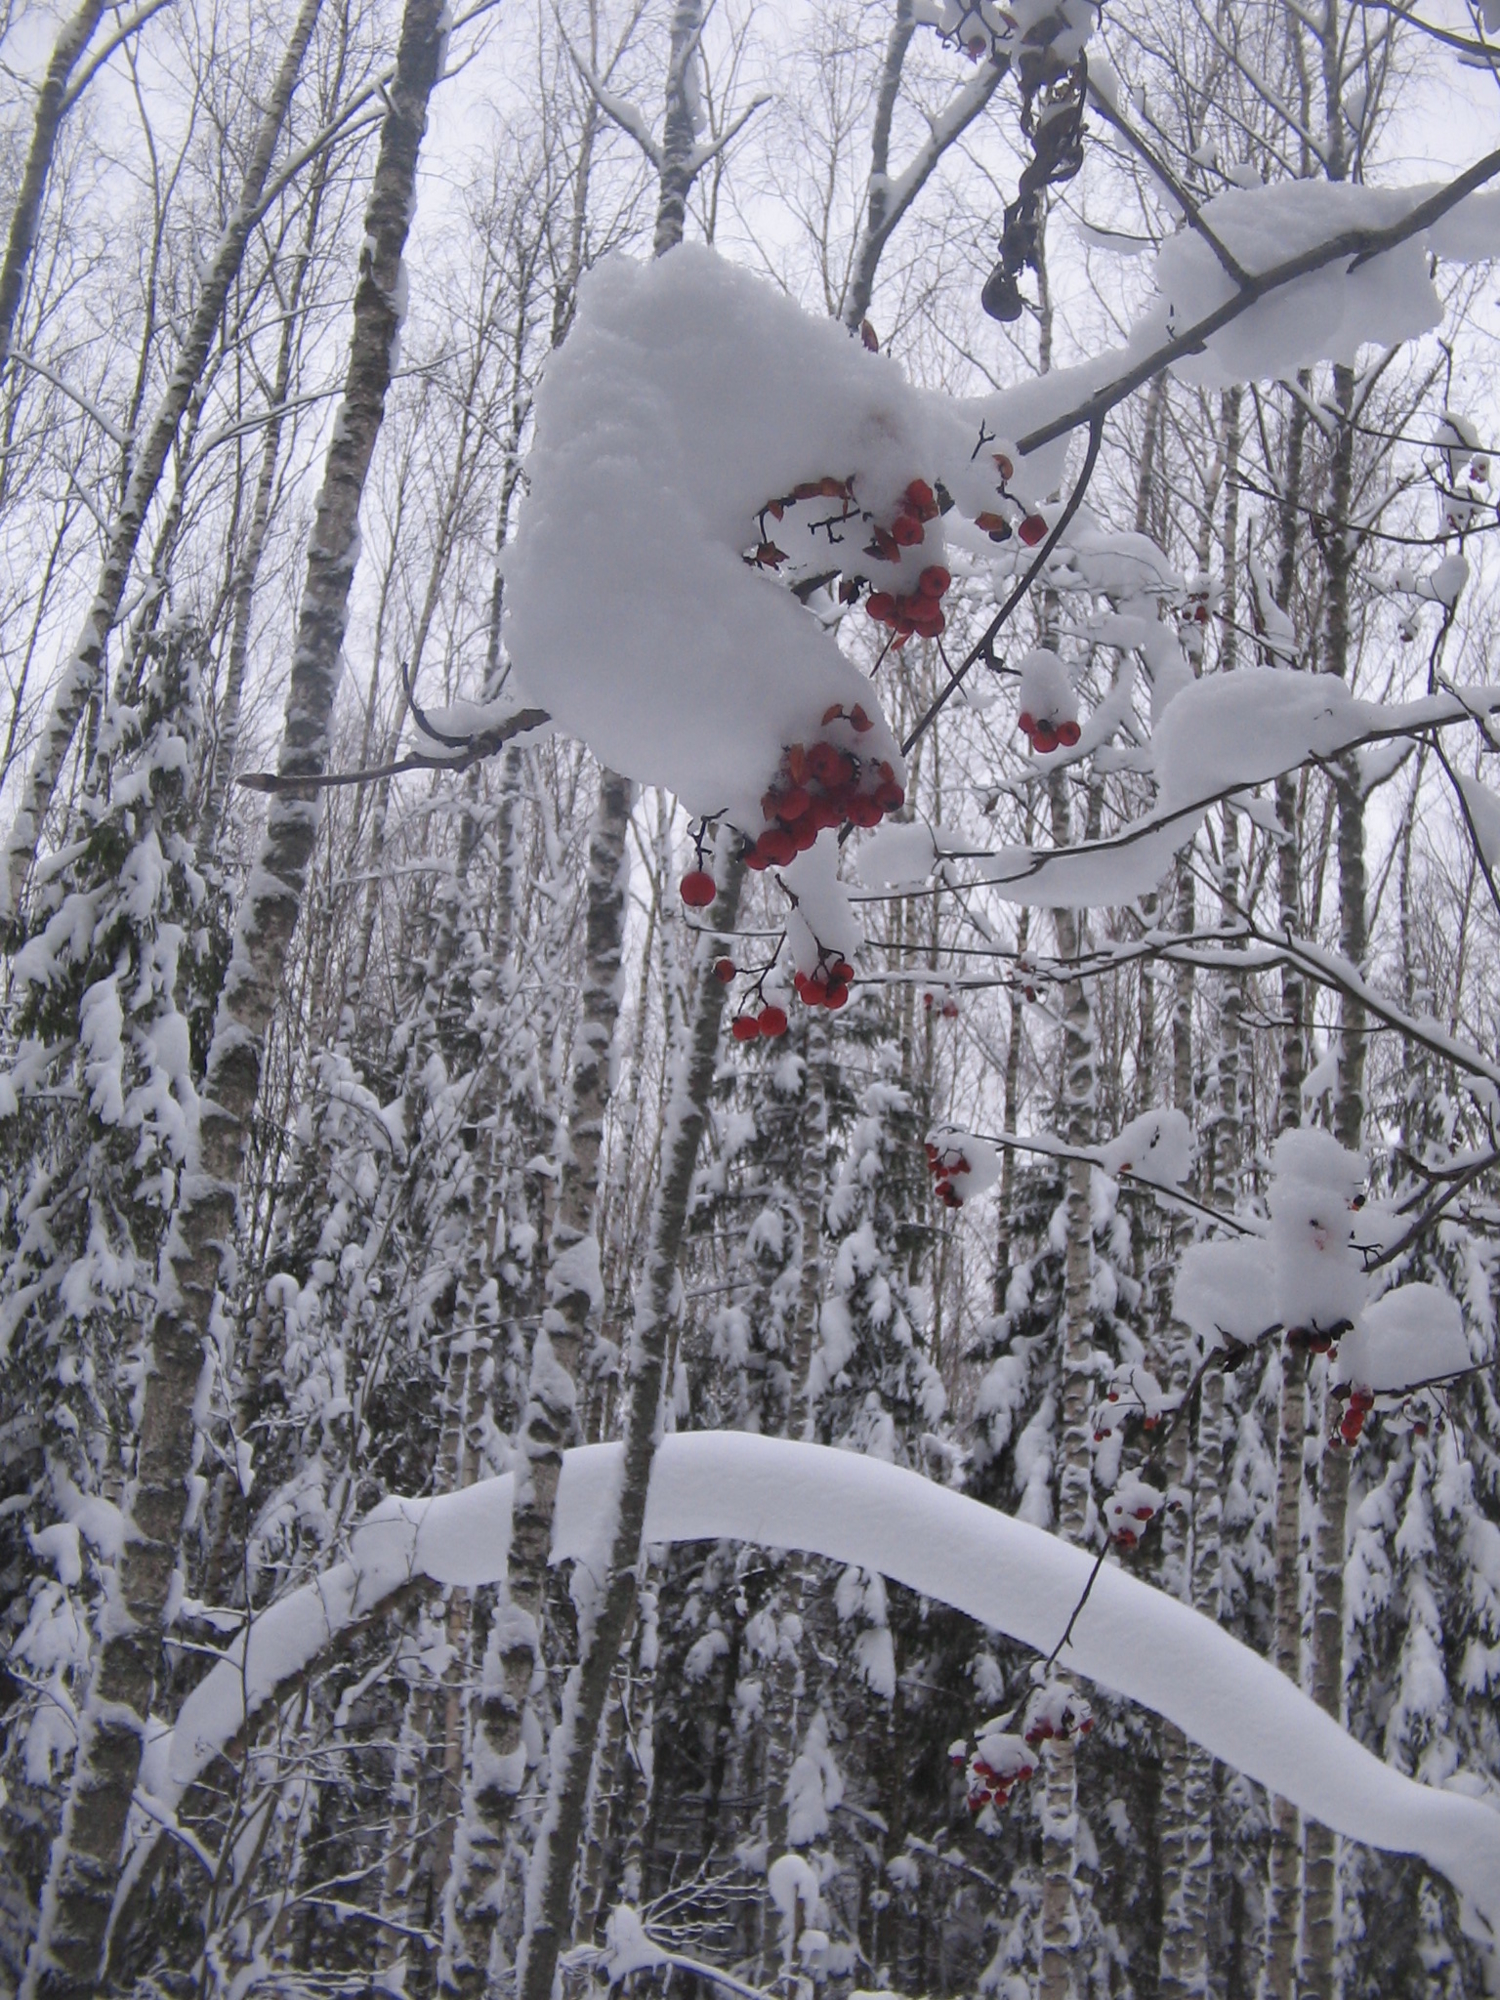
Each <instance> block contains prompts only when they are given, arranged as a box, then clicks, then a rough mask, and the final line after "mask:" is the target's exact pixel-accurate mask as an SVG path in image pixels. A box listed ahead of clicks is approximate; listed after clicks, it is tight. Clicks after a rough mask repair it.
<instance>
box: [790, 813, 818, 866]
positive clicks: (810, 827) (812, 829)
mask: <svg viewBox="0 0 1500 2000" xmlns="http://www.w3.org/2000/svg"><path fill="white" fill-rule="evenodd" d="M787 832H788V833H789V834H790V835H791V836H792V838H793V840H795V841H796V843H797V852H798V853H799V854H806V852H807V850H808V849H809V848H810V847H812V846H814V845H815V844H816V842H817V838H818V832H819V827H818V821H817V815H816V814H815V813H814V812H813V809H812V807H811V806H809V807H808V809H807V811H806V812H805V813H804V814H803V816H802V818H801V819H799V820H796V821H794V822H793V824H792V825H791V826H789V827H788V828H787Z"/></svg>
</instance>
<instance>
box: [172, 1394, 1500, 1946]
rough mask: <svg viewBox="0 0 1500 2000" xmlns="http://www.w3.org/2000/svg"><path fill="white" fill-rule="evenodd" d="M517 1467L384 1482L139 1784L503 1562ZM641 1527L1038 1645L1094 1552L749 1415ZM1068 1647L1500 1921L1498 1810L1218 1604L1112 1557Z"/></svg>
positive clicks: (571, 1479)
mask: <svg viewBox="0 0 1500 2000" xmlns="http://www.w3.org/2000/svg"><path fill="white" fill-rule="evenodd" d="M621 1463H622V1459H621V1447H620V1446H619V1445H590V1446H587V1447H584V1448H581V1449H578V1450H574V1451H570V1452H569V1453H568V1454H567V1455H566V1457H565V1459H564V1462H563V1474H562V1481H561V1485H560V1487H559V1490H558V1505H557V1517H556V1524H555V1529H554V1534H553V1548H552V1556H553V1561H554V1562H559V1561H564V1560H568V1559H572V1560H575V1561H576V1560H582V1561H586V1562H589V1563H590V1564H593V1565H598V1564H600V1563H601V1562H602V1561H603V1560H604V1550H605V1548H606V1547H607V1543H608V1538H609V1535H610V1532H611V1523H612V1521H613V1517H614V1512H615V1505H616V1499H617V1495H618V1490H619V1479H620V1468H621ZM510 1501H511V1476H510V1475H509V1474H508V1473H507V1474H505V1475H504V1476H503V1477H501V1478H498V1479H490V1480H483V1481H480V1482H479V1483H477V1484H476V1485H474V1486H471V1487H469V1488H468V1489H466V1491H464V1492H463V1493H459V1494H453V1495H449V1496H445V1497H443V1498H440V1499H434V1500H426V1501H423V1500H388V1501H386V1502H385V1503H384V1504H383V1505H382V1506H381V1507H380V1508H378V1509H377V1510H376V1513H375V1515H373V1516H372V1517H371V1518H370V1520H369V1521H368V1522H367V1523H365V1525H364V1526H363V1527H362V1528H360V1529H357V1530H356V1531H355V1534H354V1536H353V1537H352V1539H351V1559H350V1561H349V1562H347V1563H344V1564H342V1565H340V1566H339V1568H338V1569H337V1570H335V1571H332V1572H330V1573H329V1574H328V1575H325V1576H324V1577H322V1578H320V1579H319V1580H318V1581H317V1582H316V1583H312V1584H308V1585H306V1586H305V1587H304V1588H303V1589H301V1590H298V1591H294V1592H293V1593H292V1594H291V1595H290V1596H289V1597H287V1598H285V1599H283V1600H282V1602H281V1603H280V1604H278V1605H276V1606H274V1607H273V1608H272V1609H271V1610H269V1611H267V1612H265V1613H263V1614H261V1616H260V1617H259V1618H258V1620H257V1621H256V1625H255V1627H254V1629H253V1631H252V1634H251V1643H250V1645H249V1648H248V1651H247V1648H246V1646H245V1644H244V1640H243V1638H241V1639H240V1640H238V1641H236V1643H235V1644H234V1645H233V1646H232V1647H231V1648H230V1649H229V1651H228V1653H227V1654H226V1656H225V1658H224V1659H223V1660H222V1661H221V1662H220V1663H219V1665H217V1666H216V1667H214V1668H213V1669H212V1670H211V1672H210V1673H209V1674H208V1675H207V1676H206V1678H205V1679H204V1680H203V1681H201V1682H200V1683H199V1685H198V1686H197V1687H196V1688H195V1689H194V1690H193V1692H192V1694H190V1695H189V1697H188V1699H187V1701H186V1702H185V1703H184V1705H183V1709H182V1713H181V1716H180V1718H179V1721H178V1726H177V1731H176V1737H175V1741H174V1738H173V1736H172V1734H171V1733H170V1732H169V1733H165V1734H164V1735H163V1736H161V1737H158V1738H157V1739H156V1741H155V1742H154V1743H152V1744H150V1745H148V1748H147V1755H146V1760H145V1763H144V1765H143V1769H142V1780H143V1785H144V1787H145V1789H146V1790H147V1791H148V1792H150V1793H151V1794H152V1795H153V1796H154V1797H155V1798H156V1799H158V1800H159V1801H160V1802H161V1803H162V1805H163V1806H164V1807H170V1805H171V1804H172V1803H175V1800H176V1799H177V1798H180V1797H181V1795H182V1792H183V1790H184V1789H185V1787H186V1785H187V1784H188V1783H190V1782H191V1780H192V1778H193V1777H194V1776H196V1774H197V1773H198V1772H199V1771H201V1770H203V1769H204V1768H205V1767H206V1765H207V1764H208V1763H209V1761H210V1760H211V1759H212V1757H213V1756H214V1754H215V1753H216V1751H218V1750H219V1749H222V1748H223V1747H224V1746H225V1745H226V1744H227V1743H228V1742H229V1741H230V1739H231V1738H232V1737H233V1735H234V1734H235V1732H236V1731H237V1730H238V1729H239V1728H240V1726H241V1724H242V1722H243V1720H244V1717H245V1714H246V1711H247V1706H248V1708H249V1710H251V1711H253V1710H254V1709H255V1708H257V1707H258V1706H260V1705H261V1704H262V1703H263V1702H265V1701H266V1700H267V1699H269V1698H270V1697H271V1696H272V1695H273V1694H274V1693H275V1692H276V1689H277V1687H278V1685H281V1684H284V1682H285V1680H286V1678H287V1677H288V1676H290V1675H292V1674H295V1673H297V1672H299V1671H302V1670H304V1669H305V1668H307V1667H308V1666H310V1665H311V1664H312V1662H313V1661H314V1660H315V1659H316V1657H317V1656H318V1654H319V1653H320V1652H321V1651H322V1649H323V1648H324V1647H325V1646H326V1645H327V1644H328V1642H329V1640H330V1639H331V1638H332V1637H333V1636H335V1635H336V1633H337V1632H338V1631H340V1630H342V1629H344V1627H345V1626H346V1625H347V1624H348V1623H350V1622H351V1621H352V1620H353V1619H354V1618H357V1617H359V1616H361V1615H364V1614H366V1613H368V1611H370V1610H372V1609H373V1608H374V1607H375V1605H376V1604H377V1603H378V1602H379V1601H380V1600H381V1598H382V1597H383V1596H385V1595H388V1594H389V1592H390V1591H391V1590H393V1589H395V1588H397V1587H398V1586H399V1585H400V1584H401V1583H402V1582H404V1581H406V1580H407V1579H408V1578H411V1577H415V1576H422V1575H428V1576H431V1577H432V1578H433V1580H434V1581H437V1582H440V1583H454V1584H462V1585H465V1586H469V1587H472V1586H474V1585H476V1584H478V1583H480V1582H484V1581H498V1580H500V1579H501V1578H503V1576H504V1574H505V1567H506V1559H507V1555H508V1552H509V1543H510ZM645 1536H646V1540H647V1541H648V1542H688V1541H714V1540H719V1539H729V1540H736V1541H745V1542H753V1543H756V1544H759V1545H760V1546H762V1547H770V1548H788V1549H791V1548H795V1549H804V1550H807V1551H809V1552H811V1553H814V1554H818V1555H822V1556H826V1557H828V1558H830V1559H831V1560H832V1561H835V1562H839V1563H845V1564H856V1565H858V1566H859V1567H860V1568H862V1569H866V1570H869V1571H871V1572H873V1573H875V1574H878V1575H881V1576H885V1577H891V1578H894V1579H895V1580H896V1581H897V1582H900V1583H903V1584H906V1585H907V1586H908V1587H909V1588H911V1589H913V1590H918V1591H920V1592H922V1594H923V1595H924V1596H927V1597H931V1598H935V1599H937V1600H938V1601H939V1602H941V1603H944V1604H950V1605H952V1606H954V1607H955V1608H956V1609H958V1610H960V1611H964V1612H967V1613H968V1615H969V1616H970V1617H972V1618H975V1619H977V1620H979V1621H980V1622H981V1623H982V1624H984V1625H987V1626H989V1627H991V1628H992V1629H994V1630H996V1631H1000V1632H1004V1633H1006V1634H1008V1635H1009V1636H1010V1637H1012V1638H1015V1639H1018V1640H1020V1641H1021V1642H1022V1643H1023V1644H1024V1645H1028V1646H1032V1647H1035V1648H1036V1649H1037V1650H1038V1651H1041V1652H1050V1651H1051V1649H1052V1647H1053V1646H1054V1645H1055V1644H1056V1643H1057V1640H1058V1638H1059V1637H1060V1635H1061V1634H1062V1632H1063V1630H1064V1629H1065V1627H1066V1626H1067V1623H1068V1620H1069V1618H1070V1616H1071V1615H1072V1613H1073V1611H1074V1608H1075V1606H1076V1605H1077V1604H1078V1601H1079V1599H1080V1597H1081V1596H1082V1594H1083V1590H1084V1586H1085V1584H1086V1583H1087V1582H1088V1580H1089V1575H1090V1571H1091V1570H1092V1568H1093V1561H1094V1559H1093V1556H1092V1555H1091V1553H1090V1552H1089V1551H1088V1550H1087V1549H1083V1548H1075V1547H1073V1546H1072V1545H1071V1544H1069V1543H1066V1542H1063V1541H1061V1540H1059V1539H1058V1538H1057V1537H1056V1536H1054V1535H1050V1534H1048V1533H1046V1532H1045V1531H1044V1530H1043V1529H1040V1528H1035V1527H1032V1526H1030V1525H1029V1524H1028V1523H1026V1522H1023V1521H1018V1520H1014V1519H1012V1518H1011V1517H1010V1516H1009V1515H1005V1514H1000V1513H997V1512H996V1511H995V1510H994V1509H993V1508H991V1507H986V1506H983V1505H982V1504H981V1503H980V1502H978V1501H976V1500H972V1499H969V1498H968V1497H967V1496H965V1495H963V1494H959V1493H955V1492H952V1491H951V1490H950V1489H949V1488H947V1487H943V1486H939V1485H937V1484H936V1483H935V1482H934V1481H931V1480H928V1479H924V1478H922V1477H921V1476H920V1475H918V1474H916V1473H912V1472H906V1471H903V1470H901V1469H900V1468H899V1467H896V1466H893V1465H888V1464H886V1463H884V1462H882V1461H881V1460H878V1459H874V1458H869V1457H865V1456H863V1455H861V1454H859V1453H855V1452H848V1451H838V1450H833V1449H830V1448H829V1447H826V1446H822V1445H810V1444H801V1443H795V1442H792V1441H790V1440H786V1439H780V1438H765V1437H755V1436H752V1435H750V1434H749V1433H746V1432H742V1431H728V1432H724V1431H700V1432H687V1433H679V1434H677V1435H675V1436H671V1437H667V1438H664V1439H663V1440H662V1443H661V1445H660V1447H659V1448H658V1451H657V1454H656V1459H655V1464H654V1468H653V1473H652V1480H651V1491H650V1499H649V1503H648V1507H647V1512H646V1523H645ZM1066 1664H1067V1665H1068V1666H1069V1667H1070V1668H1072V1669H1074V1670H1075V1671H1077V1672H1078V1673H1080V1674H1083V1675H1085V1676H1086V1677H1087V1678H1089V1679H1090V1680H1094V1681H1097V1682H1098V1683H1099V1684H1100V1685H1101V1686H1103V1687H1107V1688H1111V1689H1113V1690H1114V1691H1115V1692H1116V1693H1117V1694H1121V1695H1125V1696H1127V1697H1128V1698H1129V1699H1131V1700H1133V1701H1138V1702H1140V1703H1141V1704H1142V1705H1143V1706H1144V1707H1146V1708H1149V1709H1152V1710H1154V1711H1155V1712H1156V1713H1157V1714H1158V1715H1163V1716H1166V1717H1167V1718H1168V1719H1169V1720H1171V1721H1173V1722H1175V1723H1176V1724H1177V1725H1178V1726H1179V1728H1181V1729H1182V1730H1184V1731H1185V1732H1186V1734H1187V1735H1189V1736H1190V1737H1191V1738H1192V1739H1193V1740H1194V1741H1195V1742H1197V1743H1200V1744H1202V1745H1203V1746H1204V1748H1205V1749H1207V1750H1209V1751H1211V1752H1212V1753H1213V1754H1214V1755H1215V1756H1216V1757H1219V1758H1221V1759H1222V1760H1223V1761H1224V1762H1225V1763H1227V1764H1231V1765H1233V1766H1234V1767H1235V1768H1236V1769H1238V1770H1240V1771H1243V1772H1244V1773H1245V1774H1246V1775H1247V1776H1249V1777H1252V1778H1254V1779H1256V1780H1257V1782H1258V1783H1260V1784H1263V1785H1265V1786H1266V1787H1267V1788H1268V1789H1270V1790H1272V1791H1275V1792H1278V1793H1279V1794H1280V1795H1281V1796H1282V1797H1283V1798H1287V1799H1290V1800H1291V1801H1292V1802H1293V1803H1294V1804H1296V1805H1298V1806H1300V1807H1301V1808H1302V1810H1303V1811H1304V1812H1306V1813H1309V1814H1310V1815H1312V1816H1313V1817H1314V1818H1316V1819H1319V1820H1321V1821H1322V1822H1323V1823H1324V1824H1325V1825H1327V1826H1331V1827H1333V1828H1334V1829H1335V1830H1336V1831H1338V1832H1340V1833H1343V1834H1346V1835H1348V1836H1349V1838H1351V1839H1353V1840H1360V1841H1364V1842H1366V1843H1367V1844H1368V1845H1370V1846H1372V1847H1383V1848H1387V1849H1390V1850H1391V1851H1393V1852H1397V1853H1416V1854H1421V1855H1423V1856H1424V1857H1425V1858H1426V1859H1427V1860H1428V1861H1429V1862H1431V1863H1432V1865H1433V1866H1434V1867H1435V1868H1438V1869H1440V1870H1441V1871H1442V1872H1443V1873H1444V1874H1445V1875H1446V1876H1447V1877H1448V1878H1449V1880H1450V1881H1451V1882H1453V1883H1454V1885H1455V1886H1456V1887H1457V1888H1458V1889H1459V1890H1460V1891H1461V1892H1462V1894H1463V1895H1464V1896H1465V1898H1466V1899H1467V1900H1468V1901H1469V1903H1470V1904H1471V1905H1472V1906H1473V1909H1474V1910H1475V1911H1476V1912H1477V1913H1478V1915H1479V1916H1480V1917H1481V1918H1483V1919H1484V1921H1485V1922H1486V1923H1488V1924H1490V1925H1492V1926H1493V1925H1494V1924H1496V1923H1497V1922H1500V1814H1497V1813H1495V1812H1493V1811H1492V1810H1491V1809H1490V1808H1488V1807H1487V1806H1485V1805H1482V1804H1480V1803H1479V1802H1478V1801H1477V1800H1475V1799H1473V1798H1469V1797H1465V1796H1463V1795H1462V1794H1460V1793H1459V1792H1458V1791H1456V1790H1454V1791H1446V1790H1439V1789H1438V1788H1436V1787H1433V1786H1428V1785H1422V1784H1418V1783H1417V1782H1415V1781H1414V1780H1413V1779H1411V1778H1407V1777H1403V1776H1402V1775H1401V1773H1400V1772H1399V1771H1396V1770H1395V1769H1393V1768H1392V1767H1391V1766H1390V1765H1388V1764H1383V1763H1381V1762H1380V1760H1379V1759H1378V1758H1376V1757H1374V1756H1372V1755H1371V1753H1370V1752H1369V1751H1368V1750H1366V1749H1365V1748H1364V1747H1363V1746H1362V1745H1361V1744H1359V1743H1357V1742H1356V1741H1355V1740H1354V1738H1353V1737H1352V1736H1350V1735H1349V1734H1348V1733H1347V1732H1346V1731H1344V1730H1343V1729H1341V1728H1340V1727H1339V1725H1338V1723H1337V1722H1335V1721H1334V1720H1333V1718H1332V1717H1331V1716H1329V1715H1326V1714H1325V1713H1324V1712H1323V1710H1322V1709H1320V1708H1319V1707H1318V1706H1317V1705H1316V1704H1315V1703H1314V1702H1312V1701H1311V1700H1309V1698H1308V1697H1307V1696H1306V1695H1304V1694H1303V1693H1302V1692H1301V1690H1300V1689H1299V1688H1297V1687H1295V1686H1294V1685H1293V1684H1292V1683H1291V1682H1290V1681H1289V1680H1287V1679H1286V1677H1285V1676H1284V1675H1283V1674H1280V1673H1278V1672H1277V1670H1276V1668H1275V1667H1273V1666H1272V1665H1271V1664H1270V1663H1269V1662H1268V1661H1266V1660H1263V1659H1261V1658H1260V1657H1259V1656H1258V1655H1257V1654H1255V1653H1253V1652H1252V1651H1251V1650H1250V1649H1249V1648H1248V1647H1246V1646H1243V1645H1241V1644H1240V1643H1239V1641H1238V1640H1236V1639H1234V1638H1232V1637H1231V1636H1230V1635H1229V1634H1228V1633H1227V1632H1225V1631H1223V1630H1222V1629H1221V1628H1220V1627H1219V1626H1218V1625H1216V1624H1214V1623H1213V1622H1212V1621H1211V1620H1210V1619H1207V1618H1205V1617H1203V1616H1202V1615H1201V1614H1200V1613H1198V1612H1196V1611H1193V1610H1191V1609H1190V1608H1189V1607H1188V1606H1187V1605H1185V1604H1183V1603H1181V1602H1179V1601H1178V1600H1177V1599H1176V1598H1173V1597H1169V1596H1167V1595H1166V1594H1165V1593H1164V1592H1162V1591H1159V1590H1156V1589H1154V1588H1153V1587H1152V1586H1151V1585H1150V1584H1147V1583H1144V1582H1142V1581H1140V1579H1138V1578H1136V1577H1133V1576H1130V1575H1128V1574H1126V1572H1124V1571H1123V1570H1121V1569H1119V1568H1116V1567H1114V1566H1112V1565H1106V1566H1105V1567H1104V1569H1103V1570H1101V1571H1100V1573H1099V1575H1098V1576H1097V1578H1095V1580H1094V1583H1093V1588H1092V1590H1091V1592H1090V1595H1089V1599H1088V1602H1087V1604H1086V1605H1085V1606H1084V1608H1083V1610H1082V1611H1081V1613H1080V1614H1079V1616H1078V1619H1077V1623H1076V1625H1075V1627H1074V1631H1073V1638H1072V1641H1071V1643H1070V1645H1069V1648H1068V1651H1067V1654H1066Z"/></svg>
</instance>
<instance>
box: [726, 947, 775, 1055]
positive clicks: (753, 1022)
mask: <svg viewBox="0 0 1500 2000" xmlns="http://www.w3.org/2000/svg"><path fill="white" fill-rule="evenodd" d="M721 962H727V961H721ZM732 976H733V973H732V971H731V977H732ZM786 1028H787V1020H786V1009H785V1008H784V1007H773V1006H771V1005H769V1004H768V1003H766V1002H762V1003H761V1004H760V1006H759V1007H758V1008H757V1010H756V1011H755V1012H754V1013H753V1014H749V1013H747V1014H739V1015H737V1016H736V1017H735V1021H734V1025H733V1026H732V1027H731V1028H730V1030H729V1032H730V1034H731V1035H733V1036H734V1039H735V1040H736V1041H737V1042H753V1041H754V1040H755V1039H756V1038H757V1037H758V1036H760V1035H764V1036H765V1037H766V1039H767V1040H768V1041H770V1040H773V1039H774V1038H775V1037H776V1036H777V1035H784V1034H785V1033H786Z"/></svg>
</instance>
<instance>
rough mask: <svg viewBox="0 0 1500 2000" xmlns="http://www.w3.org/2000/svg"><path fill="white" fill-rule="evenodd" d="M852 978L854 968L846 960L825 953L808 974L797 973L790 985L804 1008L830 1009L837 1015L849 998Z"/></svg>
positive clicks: (833, 954) (835, 954) (832, 953)
mask: <svg viewBox="0 0 1500 2000" xmlns="http://www.w3.org/2000/svg"><path fill="white" fill-rule="evenodd" d="M853 977H854V967H853V966H852V965H851V964H850V963H849V961H848V959H847V958H840V957H839V956H838V954H837V953H836V952H826V951H825V952H823V953H822V954H821V955H820V956H819V959H818V962H817V964H816V965H815V966H814V967H813V969H812V971H811V972H810V973H808V972H799V973H798V974H797V975H796V977H795V978H794V980H793V982H792V983H793V985H794V986H795V987H796V989H797V998H798V999H799V1000H800V1001H801V1002H802V1004H803V1006H804V1007H831V1008H832V1009H833V1010H834V1012H835V1013H837V1012H838V1010H839V1008H840V1007H842V1006H843V1005H844V1003H845V1002H846V1001H847V1000H848V998H849V981H850V980H851V979H852V978H853Z"/></svg>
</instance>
